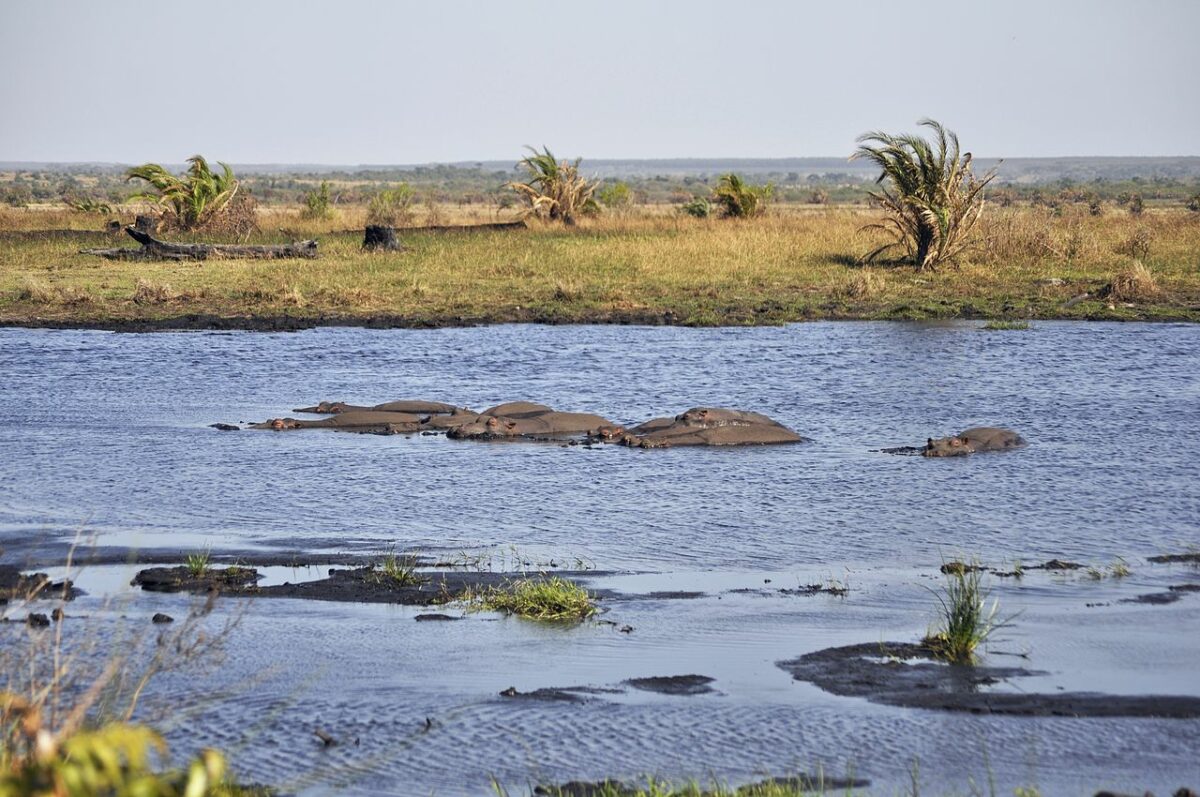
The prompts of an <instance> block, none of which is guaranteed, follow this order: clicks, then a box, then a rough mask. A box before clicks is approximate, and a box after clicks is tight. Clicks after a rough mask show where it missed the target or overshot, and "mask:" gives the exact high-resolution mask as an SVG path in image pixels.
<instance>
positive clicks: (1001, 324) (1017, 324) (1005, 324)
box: [983, 320, 1029, 331]
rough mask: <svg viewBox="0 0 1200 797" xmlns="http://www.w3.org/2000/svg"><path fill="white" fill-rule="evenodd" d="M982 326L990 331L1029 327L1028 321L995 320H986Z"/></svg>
mask: <svg viewBox="0 0 1200 797" xmlns="http://www.w3.org/2000/svg"><path fill="white" fill-rule="evenodd" d="M983 328H984V329H987V330H992V331H1001V330H1020V329H1029V322H1028V321H1001V320H996V321H989V322H987V323H986V324H984V325H983Z"/></svg>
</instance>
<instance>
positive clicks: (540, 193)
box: [508, 146, 600, 224]
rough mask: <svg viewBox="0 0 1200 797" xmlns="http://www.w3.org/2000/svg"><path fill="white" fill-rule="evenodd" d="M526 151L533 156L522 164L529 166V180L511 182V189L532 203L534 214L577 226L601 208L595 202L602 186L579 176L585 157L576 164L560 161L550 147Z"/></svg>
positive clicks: (529, 156)
mask: <svg viewBox="0 0 1200 797" xmlns="http://www.w3.org/2000/svg"><path fill="white" fill-rule="evenodd" d="M526 149H528V150H529V152H530V154H529V155H527V156H526V157H524V158H522V159H521V161H520V163H519V164H518V165H519V166H523V167H525V170H526V171H527V172H528V179H527V180H526V182H523V183H521V182H515V181H514V182H511V183H509V184H508V187H509V188H511V189H513V190H514V191H516V192H517V193H518V194H520V195H521V196H522V198H524V199H525V201H526V202H528V203H529V208H528V211H527V212H528V213H529V214H530V215H534V216H539V217H541V218H547V219H551V220H555V221H561V222H562V223H563V224H574V223H575V217H576V216H577V215H580V214H584V213H593V212H596V211H598V210H599V209H600V206H599V205H598V204H597V202H596V199H595V193H596V189H597V188H599V187H600V183H599V182H598V181H593V180H588V179H587V178H585V177H583V176H582V175H580V174H579V164H580V163H581V162H582V159H581V158H576V159H575V161H574V162H573V163H572V162H571V161H565V160H564V161H559V160H558V159H557V158H555V157H554V154H553V153H552V152H550V148H549V147H545V146H543V147H542V151H541V152H538V151H537V150H536V149H534V148H533V147H526Z"/></svg>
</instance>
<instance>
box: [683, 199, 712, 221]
mask: <svg viewBox="0 0 1200 797" xmlns="http://www.w3.org/2000/svg"><path fill="white" fill-rule="evenodd" d="M679 212H680V213H683V214H684V215H687V216H691V217H692V218H696V219H707V218H708V217H709V216H710V215H712V205H710V204H709V203H708V200H707V199H705V198H704V197H696V198H695V199H693V200H692V201H690V202H684V203H683V204H682V205H680V206H679Z"/></svg>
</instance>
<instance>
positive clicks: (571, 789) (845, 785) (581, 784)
mask: <svg viewBox="0 0 1200 797" xmlns="http://www.w3.org/2000/svg"><path fill="white" fill-rule="evenodd" d="M870 785H871V781H869V780H867V779H865V778H839V777H831V776H829V775H825V774H817V775H811V774H798V775H788V776H785V777H776V778H767V779H766V780H759V781H755V782H753V783H748V784H746V785H744V786H739V787H738V788H737V789H735V790H733V794H734V795H736V797H755V795H758V794H769V793H773V792H776V790H785V789H786V790H790V791H794V792H800V793H805V792H812V793H813V794H828V793H829V792H831V791H841V790H843V789H846V790H849V789H865V788H867V787H868V786H870ZM712 788H713V790H703V789H702V790H701V791H700V792H699V793H698V794H697V797H716V795H717V794H718V793H720V794H728V793H729V790H728V789H725V788H722V789H721V790H720V791H719V792H718V791H716V790H715V786H714V787H712ZM639 792H640V793H642V794H644V793H645V792H646V785H645V784H641V785H638V784H633V785H630V784H626V783H622V782H621V781H617V780H612V779H606V780H600V781H578V780H573V781H568V782H567V783H562V784H558V785H540V786H537V787H535V788H534V790H533V793H534V794H535V795H538V797H634V795H636V794H638V793H639Z"/></svg>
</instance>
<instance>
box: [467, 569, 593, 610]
mask: <svg viewBox="0 0 1200 797" xmlns="http://www.w3.org/2000/svg"><path fill="white" fill-rule="evenodd" d="M463 600H465V601H466V602H467V604H468V605H469V606H470V608H472V609H474V610H476V611H491V612H507V613H508V614H515V615H517V616H518V617H526V618H529V619H531V620H584V619H586V618H588V617H591V616H592V615H593V614H595V613H596V604H595V601H594V600H593V599H592V596H591V595H590V594H589V593H588V591H587V590H585V589H584V588H583V587H581V586H579V585H578V584H576V583H575V582H573V581H568V580H567V579H565V578H559V577H558V576H551V577H550V578H546V577H538V578H524V579H520V580H518V581H513V582H510V583H508V584H506V585H504V586H503V587H491V588H488V589H484V590H481V591H479V592H471V593H468V594H466V595H465V596H464V597H463Z"/></svg>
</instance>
